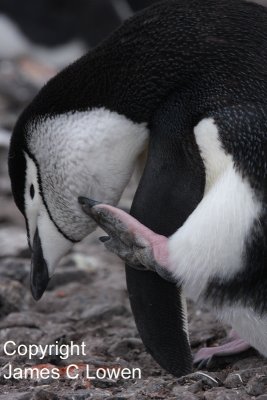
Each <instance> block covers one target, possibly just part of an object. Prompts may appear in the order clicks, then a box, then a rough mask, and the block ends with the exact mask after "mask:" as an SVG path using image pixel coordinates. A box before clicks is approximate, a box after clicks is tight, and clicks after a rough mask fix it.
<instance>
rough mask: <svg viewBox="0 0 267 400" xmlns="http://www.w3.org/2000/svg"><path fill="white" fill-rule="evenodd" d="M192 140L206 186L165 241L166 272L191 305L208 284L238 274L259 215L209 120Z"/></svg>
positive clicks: (259, 210) (249, 190)
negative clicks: (184, 217)
mask: <svg viewBox="0 0 267 400" xmlns="http://www.w3.org/2000/svg"><path fill="white" fill-rule="evenodd" d="M195 135H196V140H197V143H198V146H199V149H200V152H201V154H202V156H203V161H204V164H205V168H206V174H207V177H208V179H207V187H206V190H205V195H204V197H203V199H202V201H201V202H200V203H199V205H198V206H197V207H196V209H195V210H194V211H193V213H192V214H191V215H190V216H189V217H188V219H187V220H186V221H185V223H184V225H183V226H182V227H181V228H180V229H178V231H177V232H176V233H174V235H172V236H171V237H170V240H169V256H170V263H171V269H172V271H173V273H174V275H175V277H176V278H177V279H179V281H180V282H182V283H183V285H184V286H183V287H184V291H185V294H186V295H187V296H189V297H191V298H192V299H193V300H197V299H198V298H199V296H200V295H201V294H202V293H203V291H204V290H205V288H206V286H207V283H208V281H209V279H211V278H214V277H216V278H218V279H221V280H227V279H231V278H232V277H233V276H234V275H235V274H236V273H237V272H238V271H240V269H241V268H242V266H243V262H244V260H243V256H244V250H245V244H246V241H247V240H248V238H249V234H250V232H251V229H252V227H253V224H254V223H255V221H257V219H258V218H259V216H260V212H261V205H260V203H259V201H258V200H257V199H256V197H255V194H254V192H253V190H252V188H251V187H250V185H249V183H248V181H247V180H245V179H243V178H242V177H241V175H240V174H239V173H238V172H237V171H236V170H235V167H234V162H233V159H232V157H231V156H230V155H229V154H226V153H225V151H224V150H223V148H222V146H221V143H220V139H219V135H218V131H217V127H216V125H215V124H214V122H213V120H211V119H208V120H207V119H206V120H203V121H202V122H201V123H200V124H199V125H198V127H197V128H196V129H195ZM216 160H218V163H217V162H216Z"/></svg>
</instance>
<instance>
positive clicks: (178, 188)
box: [126, 97, 205, 377]
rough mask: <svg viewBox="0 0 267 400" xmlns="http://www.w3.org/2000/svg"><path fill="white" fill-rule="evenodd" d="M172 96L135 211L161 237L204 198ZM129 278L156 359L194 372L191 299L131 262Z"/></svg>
mask: <svg viewBox="0 0 267 400" xmlns="http://www.w3.org/2000/svg"><path fill="white" fill-rule="evenodd" d="M178 103H179V101H178V100H176V98H175V97H174V98H172V99H170V100H169V101H168V102H167V103H165V105H164V106H163V107H162V108H161V110H160V111H159V112H158V113H157V115H155V118H154V120H153V122H152V124H151V127H150V128H151V134H150V142H149V149H148V159H147V163H146V167H145V170H144V173H143V176H142V179H141V181H140V184H139V187H138V189H137V192H136V194H135V198H134V201H133V205H132V209H131V214H132V215H133V216H134V217H135V218H136V219H137V220H138V221H140V222H141V223H142V224H144V225H145V226H146V227H148V228H149V229H151V230H153V231H154V232H156V233H159V234H161V235H165V236H170V235H171V234H173V233H174V232H175V231H176V230H177V229H178V228H179V227H180V226H181V225H182V224H183V223H184V221H185V220H186V219H187V217H188V216H189V215H190V214H191V213H192V211H193V210H194V209H195V207H196V206H197V204H198V203H199V202H200V200H201V199H202V197H203V192H204V185H205V171H204V165H203V162H202V159H201V157H200V154H199V151H198V147H197V145H196V142H195V138H194V134H193V126H194V124H193V122H192V120H191V117H190V115H189V116H188V118H185V114H184V113H183V114H182V115H183V118H181V113H180V112H179V104H178ZM126 280H127V286H128V291H129V297H130V302H131V307H132V311H133V314H134V317H135V321H136V325H137V328H138V331H139V334H140V336H141V338H142V340H143V342H144V344H145V346H146V348H147V350H148V351H149V352H150V354H151V355H152V356H153V357H154V359H155V360H156V361H157V362H158V363H159V364H160V365H161V367H163V368H164V369H165V370H167V371H168V372H170V373H171V374H173V375H175V376H177V377H179V376H182V375H185V374H187V373H190V372H191V370H192V355H191V350H190V344H189V338H188V330H187V315H186V309H185V301H184V299H183V296H182V293H181V289H180V288H179V287H177V285H175V284H173V283H170V282H167V281H165V280H163V279H162V278H161V277H160V276H159V275H157V274H156V273H154V272H149V271H141V270H136V269H133V268H131V267H130V266H127V265H126Z"/></svg>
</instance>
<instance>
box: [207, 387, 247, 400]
mask: <svg viewBox="0 0 267 400" xmlns="http://www.w3.org/2000/svg"><path fill="white" fill-rule="evenodd" d="M203 399H204V400H251V397H250V396H248V395H247V394H246V393H245V392H244V391H243V390H234V389H225V388H213V389H212V390H210V391H208V392H205V394H204V397H203Z"/></svg>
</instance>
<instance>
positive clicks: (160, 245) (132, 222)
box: [79, 197, 175, 282]
mask: <svg viewBox="0 0 267 400" xmlns="http://www.w3.org/2000/svg"><path fill="white" fill-rule="evenodd" d="M79 202H80V204H81V205H82V208H83V211H84V212H85V213H86V214H87V215H89V216H90V217H91V218H93V219H94V220H95V221H96V222H97V224H98V225H99V226H100V227H101V228H102V229H103V230H104V231H105V232H106V233H107V234H108V235H109V236H104V237H101V238H100V240H101V242H103V243H104V245H105V246H106V248H107V249H108V250H110V251H111V252H113V253H115V254H117V255H118V256H119V257H120V258H121V259H123V260H124V261H125V262H126V263H127V264H128V265H130V266H132V267H133V268H137V269H140V268H142V267H140V265H141V266H143V267H145V269H147V270H151V271H155V272H157V273H158V274H159V275H160V276H161V277H162V278H164V279H166V280H168V281H171V282H175V279H174V278H173V276H172V274H171V272H170V271H169V270H168V246H167V241H168V239H167V238H166V237H165V236H162V235H158V234H156V233H155V232H153V231H151V230H150V229H148V228H147V227H145V226H144V225H142V224H141V223H140V222H138V221H137V220H136V219H135V218H133V217H132V216H131V215H129V214H127V213H126V212H124V211H122V210H120V209H119V208H116V207H112V206H110V205H107V204H102V203H98V202H95V201H93V200H90V199H87V198H85V197H79ZM142 269H144V268H142Z"/></svg>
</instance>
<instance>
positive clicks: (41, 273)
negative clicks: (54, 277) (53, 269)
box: [31, 229, 49, 300]
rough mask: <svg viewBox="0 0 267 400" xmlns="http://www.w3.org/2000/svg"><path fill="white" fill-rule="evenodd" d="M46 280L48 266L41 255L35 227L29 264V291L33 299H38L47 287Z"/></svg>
mask: <svg viewBox="0 0 267 400" xmlns="http://www.w3.org/2000/svg"><path fill="white" fill-rule="evenodd" d="M48 282H49V274H48V267H47V264H46V261H45V259H44V256H43V250H42V245H41V241H40V237H39V233H38V229H36V232H35V235H34V239H33V249H32V265H31V292H32V296H33V298H34V300H40V298H41V297H42V295H43V294H44V291H45V289H46V288H47V285H48Z"/></svg>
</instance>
